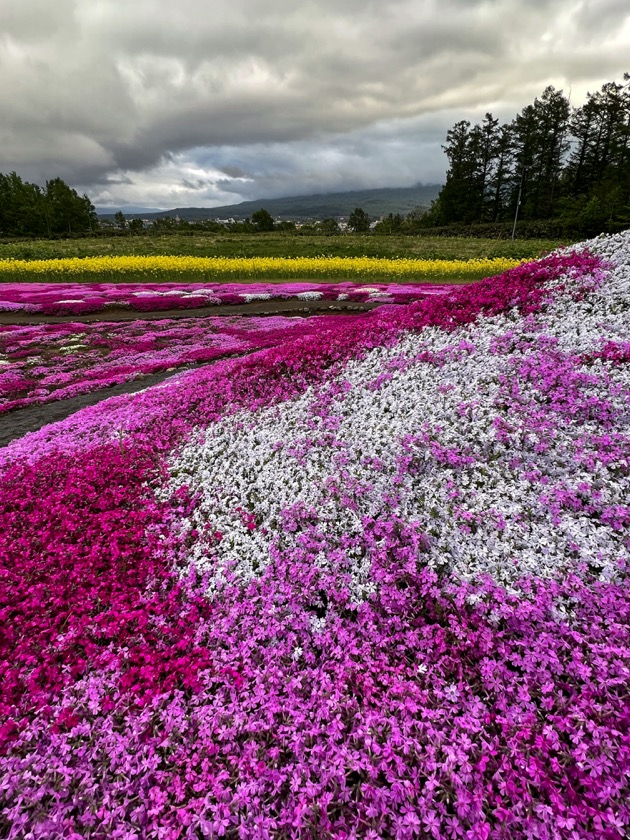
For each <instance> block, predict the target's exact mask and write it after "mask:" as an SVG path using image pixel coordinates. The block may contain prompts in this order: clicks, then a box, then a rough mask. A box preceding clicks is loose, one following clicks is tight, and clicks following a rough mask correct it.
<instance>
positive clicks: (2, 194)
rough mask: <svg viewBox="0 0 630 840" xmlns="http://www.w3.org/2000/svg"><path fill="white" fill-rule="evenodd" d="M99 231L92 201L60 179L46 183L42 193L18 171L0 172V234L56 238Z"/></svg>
mask: <svg viewBox="0 0 630 840" xmlns="http://www.w3.org/2000/svg"><path fill="white" fill-rule="evenodd" d="M97 228H98V221H97V218H96V212H95V210H94V207H93V206H92V203H91V201H90V199H89V198H88V197H87V196H86V195H83V196H80V195H78V193H77V192H76V190H73V189H72V188H71V187H69V186H68V185H67V184H66V183H65V182H64V181H62V180H61V178H53V179H52V180H51V181H47V182H46V188H45V190H42V189H41V187H39V186H37V184H29V183H28V182H27V181H23V180H22V179H21V178H20V176H19V175H17V173H15V172H11V173H9V174H8V175H3V174H2V173H0V235H3V236H54V235H59V234H76V233H84V232H87V231H94V230H96V229H97Z"/></svg>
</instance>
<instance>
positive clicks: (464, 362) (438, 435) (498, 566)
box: [167, 255, 630, 601]
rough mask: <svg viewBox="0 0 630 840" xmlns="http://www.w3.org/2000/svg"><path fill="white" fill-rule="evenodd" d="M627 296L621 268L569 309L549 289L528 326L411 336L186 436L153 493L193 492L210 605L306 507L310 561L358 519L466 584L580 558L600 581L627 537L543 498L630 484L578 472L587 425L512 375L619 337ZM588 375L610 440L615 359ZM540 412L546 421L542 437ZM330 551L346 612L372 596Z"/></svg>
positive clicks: (359, 575) (192, 521)
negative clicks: (394, 531)
mask: <svg viewBox="0 0 630 840" xmlns="http://www.w3.org/2000/svg"><path fill="white" fill-rule="evenodd" d="M629 256H630V255H629ZM627 297H628V272H627V271H626V270H625V269H622V270H618V271H617V272H615V273H614V276H613V277H611V278H610V282H608V281H607V282H606V283H605V284H604V285H603V286H602V287H601V289H596V290H595V291H593V292H590V293H589V295H588V296H586V297H585V298H584V299H583V300H581V301H578V300H575V299H574V298H573V297H572V296H571V295H570V294H569V292H566V293H563V294H560V293H556V296H555V298H553V299H552V300H551V302H550V303H549V305H548V306H547V307H546V309H545V311H544V312H543V313H540V314H538V315H537V316H531V317H529V318H526V319H523V318H521V316H520V315H519V314H518V313H517V312H516V311H512V312H508V313H506V314H504V315H501V316H497V317H493V318H479V319H478V320H477V322H476V323H474V324H472V325H470V326H467V327H465V328H461V329H458V330H456V331H454V332H452V333H446V332H444V331H443V330H441V329H439V328H430V329H425V330H423V331H422V333H421V334H408V335H405V336H403V337H402V338H401V340H400V341H399V343H398V344H397V345H396V346H394V347H389V348H377V349H375V350H372V351H371V352H369V353H367V354H366V356H365V357H364V358H362V359H360V360H352V361H350V362H349V363H348V364H347V365H346V367H345V369H344V371H343V374H342V375H341V376H340V377H339V379H337V380H334V381H331V382H328V383H326V384H325V385H323V386H318V387H317V388H311V389H309V390H307V391H306V392H305V393H304V394H302V395H301V396H300V397H298V398H295V399H293V400H287V401H285V402H283V403H280V404H278V405H275V406H272V407H270V408H265V409H262V410H259V411H256V412H245V411H241V412H238V413H235V414H234V415H231V416H228V417H226V418H224V419H223V420H221V421H220V422H218V423H216V424H213V425H212V426H210V427H209V428H208V429H206V430H203V431H202V430H200V431H199V432H198V433H197V434H196V435H194V436H193V437H192V439H191V440H190V442H189V443H188V445H186V446H185V447H184V448H183V450H182V451H181V452H180V453H179V455H178V456H177V458H175V459H174V460H173V462H172V464H171V475H172V479H171V482H170V486H169V488H168V491H167V492H168V494H170V493H173V492H174V491H176V490H177V489H178V488H179V487H181V486H183V485H187V486H188V487H189V488H190V489H191V491H192V492H194V493H196V494H198V503H197V506H196V508H195V511H194V513H193V514H192V515H191V517H190V518H189V519H182V520H181V521H180V522H179V525H178V528H179V530H180V531H181V532H183V533H185V532H188V531H191V530H192V529H196V530H197V532H198V534H199V535H200V536H198V537H197V539H196V541H195V542H194V543H193V546H192V548H191V549H189V553H188V555H187V563H188V564H189V565H193V566H195V567H196V568H198V569H200V570H203V571H204V572H208V573H209V576H210V585H209V594H210V595H213V594H214V593H215V592H216V591H217V590H218V589H220V588H221V586H222V585H223V584H224V583H225V581H226V580H228V579H231V580H234V579H235V580H237V581H242V582H246V581H248V580H251V579H252V578H254V577H256V576H258V575H259V574H260V573H261V572H262V571H263V570H264V569H265V567H266V566H267V565H268V563H269V562H270V551H271V550H272V548H273V547H275V549H276V550H280V551H281V552H282V553H283V555H284V556H286V557H290V556H291V554H292V553H293V552H294V551H298V550H303V542H301V537H302V529H301V527H300V524H299V521H298V522H297V524H296V521H295V520H294V517H295V516H296V515H297V516H298V519H299V516H300V515H302V514H301V513H300V512H303V514H304V516H306V517H307V518H310V520H312V521H313V522H315V523H316V525H315V527H316V528H317V533H318V535H319V537H321V545H320V548H319V549H318V550H316V549H315V548H313V549H312V551H313V562H314V563H316V564H317V565H319V566H321V567H323V568H325V567H326V566H327V565H328V564H330V563H331V562H332V561H331V560H330V557H331V555H332V553H333V552H334V551H337V552H339V550H340V547H341V546H342V544H344V540H346V543H345V544H346V545H347V544H348V542H347V540H348V538H356V540H357V541H360V540H361V537H362V535H363V533H364V528H365V521H366V520H367V519H376V520H383V521H387V520H389V519H391V518H392V517H395V518H397V519H398V520H402V521H403V522H407V523H418V525H419V526H420V527H421V529H422V530H423V531H424V533H425V534H426V535H427V536H428V539H429V552H428V553H427V554H425V555H423V557H422V562H425V563H428V564H429V565H431V566H433V567H435V568H436V569H444V570H445V571H448V572H453V573H455V574H456V575H458V576H459V577H461V578H462V579H473V578H476V577H478V576H479V575H482V574H488V575H491V576H492V577H493V578H494V579H495V580H496V581H497V582H499V583H501V584H503V585H505V586H507V587H508V588H509V587H510V586H511V585H512V584H513V583H514V582H515V581H516V580H518V579H519V578H521V577H523V576H525V575H535V576H542V577H550V576H564V575H565V574H567V573H568V572H569V571H576V570H577V569H578V568H579V566H580V564H584V566H585V567H587V568H590V569H591V571H593V572H595V573H596V574H597V575H599V577H600V578H601V579H611V578H614V576H615V574H616V569H617V568H618V563H619V561H620V560H622V559H628V550H627V546H626V543H625V540H626V539H627V535H626V534H625V533H624V531H623V530H621V529H619V528H617V529H615V527H613V526H612V525H611V524H609V523H608V522H607V521H605V519H604V518H602V517H599V516H594V515H592V513H590V512H589V511H588V510H587V509H586V508H583V509H582V508H580V506H579V505H576V506H575V509H573V508H572V507H571V506H570V505H559V506H557V508H554V499H555V498H556V496H557V497H558V498H560V497H561V495H562V493H565V492H566V493H571V492H573V490H574V488H579V487H582V488H585V487H586V488H590V490H589V492H591V491H592V492H593V493H595V494H596V495H597V497H598V500H599V501H598V504H599V505H600V507H601V506H607V507H610V508H611V509H612V508H614V507H615V506H623V505H625V504H627V499H628V498H630V478H628V476H627V474H626V475H625V476H624V474H623V471H621V473H620V471H619V470H618V469H617V465H615V464H614V463H603V462H602V461H598V462H597V463H596V465H595V467H594V468H587V467H586V466H581V465H580V461H579V459H578V458H577V457H575V456H576V452H577V448H578V445H579V446H581V447H582V449H584V447H586V449H588V446H587V444H585V443H584V441H587V440H588V439H589V435H590V436H597V434H599V433H600V432H601V425H598V423H597V422H596V420H595V419H593V420H591V419H589V418H588V417H580V418H574V417H572V416H571V413H570V412H567V413H565V414H562V415H560V414H559V415H555V414H553V413H551V410H550V409H549V408H548V407H547V404H546V397H545V394H544V393H543V391H541V385H540V383H539V382H538V380H537V378H536V377H535V376H534V377H533V378H532V377H530V378H527V377H523V376H522V375H521V374H520V373H519V371H520V367H521V365H522V364H523V363H528V362H529V361H530V360H531V358H532V354H534V353H536V352H539V351H540V352H542V353H544V352H547V350H548V348H549V346H551V347H552V349H553V352H554V353H556V354H559V355H558V359H559V360H560V362H561V361H562V358H564V357H565V356H566V354H576V353H581V352H585V349H587V348H588V349H592V350H596V349H597V348H599V347H600V346H601V345H602V342H604V341H605V340H607V339H608V337H609V333H608V330H609V329H610V330H611V331H612V333H614V336H615V337H616V338H618V339H619V340H626V341H627V340H629V339H630V319H628V318H626V319H624V318H623V317H617V315H618V314H619V313H621V312H623V311H624V310H623V306H624V305H625V303H627ZM624 302H625V303H624ZM497 347H499V348H500V349H499V350H497ZM427 354H428V355H427ZM427 358H429V359H430V358H433V359H434V360H435V359H437V360H438V361H437V362H433V363H432V362H431V361H430V360H429V361H427ZM554 358H555V357H554ZM576 369H577V370H578V371H580V372H581V368H580V366H579V365H578V366H577V368H576V367H575V365H573V368H572V370H574V371H575V370H576ZM584 373H585V375H586V374H588V377H589V378H586V379H585V380H584V382H585V384H584V385H583V389H584V394H585V397H588V399H590V400H592V401H593V404H594V405H595V404H599V402H602V401H605V402H606V404H607V406H608V407H609V409H610V412H611V416H614V417H616V418H617V419H618V424H620V425H619V430H620V431H623V429H624V428H627V426H628V424H629V423H630V374H629V372H628V370H627V366H617V367H615V366H614V365H611V364H610V363H601V364H599V365H593V366H591V367H589V368H586V367H585V368H584ZM514 383H518V389H519V390H518V394H517V395H516V396H514V395H512V396H510V394H511V391H510V388H511V386H512V384H514ZM581 387H582V386H581ZM580 394H581V391H580ZM539 416H540V417H542V418H543V420H545V422H547V426H544V425H543V426H542V427H540V429H539V427H538V426H536V423H534V420H536V418H538V417H539ZM532 418H533V419H532ZM536 422H538V421H537V420H536ZM502 424H503V426H505V427H507V428H508V429H509V435H511V437H510V438H509V440H507V441H506V440H505V439H504V438H503V437H502V436H501V428H502ZM549 424H551V425H549ZM575 492H577V491H575ZM580 492H582V491H580ZM295 511H297V512H298V513H297V514H295ZM217 534H218V535H219V536H218V537H217ZM204 535H207V536H204ZM344 551H345V552H346V554H345V556H346V560H347V563H348V567H349V571H350V576H351V588H352V594H353V597H354V598H355V599H356V600H357V601H360V600H361V599H363V598H366V597H368V596H369V594H370V593H371V592H373V591H374V584H373V582H372V581H371V579H370V570H371V559H370V556H369V553H365V552H361V551H359V550H356V551H355V550H354V549H344ZM337 556H339V554H338V553H337Z"/></svg>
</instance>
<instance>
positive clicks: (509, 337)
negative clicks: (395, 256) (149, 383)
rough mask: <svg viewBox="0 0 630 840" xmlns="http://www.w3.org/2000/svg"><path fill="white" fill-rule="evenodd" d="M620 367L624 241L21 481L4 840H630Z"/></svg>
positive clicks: (128, 421)
mask: <svg viewBox="0 0 630 840" xmlns="http://www.w3.org/2000/svg"><path fill="white" fill-rule="evenodd" d="M302 276H303V275H302ZM273 320H274V319H269V321H270V322H271V321H273ZM310 320H314V319H308V320H307V321H306V322H303V323H306V324H308V323H309V321H310ZM154 323H155V322H154ZM64 326H68V325H64ZM72 326H73V327H74V326H75V325H72ZM169 329H170V328H169ZM252 329H254V328H252ZM274 329H275V327H274ZM71 334H72V333H71ZM95 334H98V330H96V329H95ZM201 338H202V337H201V336H200V339H201ZM55 340H56V339H55ZM59 340H61V339H59ZM151 340H153V337H151ZM208 340H210V339H209V337H208V336H205V337H203V342H205V341H208ZM258 347H260V349H257V348H258ZM151 352H153V351H152V350H151V349H149V351H148V356H149V357H150V355H151ZM628 361H630V235H629V234H622V235H619V236H615V237H610V238H602V239H598V240H595V241H593V242H591V243H587V244H585V245H584V246H579V247H575V248H574V249H572V250H570V251H565V252H560V253H556V254H552V255H550V256H549V257H546V258H544V259H542V260H539V261H537V262H533V263H526V264H522V265H518V266H516V267H513V268H511V269H510V270H508V271H505V272H504V273H503V274H501V275H499V276H497V277H493V278H490V279H487V280H483V281H481V282H480V283H478V284H475V285H474V286H469V287H462V288H456V289H453V290H452V291H449V292H447V293H444V294H439V295H438V294H436V295H433V296H426V297H424V298H423V299H420V300H417V301H416V302H413V303H410V304H408V305H407V306H404V307H383V308H380V309H376V310H374V311H372V312H370V313H369V314H365V315H358V316H344V317H339V318H332V317H331V318H328V319H326V320H321V321H319V326H318V327H316V328H315V327H313V329H312V330H310V331H306V330H305V331H303V332H300V333H299V334H296V332H295V331H292V330H291V329H290V328H287V329H286V331H284V332H283V334H282V335H281V336H279V339H278V341H277V342H275V346H265V345H264V344H256V342H254V351H253V352H249V353H248V354H247V355H246V356H244V357H242V358H232V359H223V360H220V361H217V362H215V363H213V364H209V365H206V366H205V367H202V368H199V369H197V370H190V371H186V372H184V373H181V374H179V375H178V376H177V377H175V378H173V379H170V380H167V381H165V382H163V383H162V384H161V385H159V386H156V387H154V388H150V389H147V390H145V391H143V392H140V393H137V394H133V395H126V396H122V397H116V398H112V399H110V400H106V401H104V402H101V403H99V404H98V405H96V406H92V407H90V408H86V409H84V410H82V411H80V412H78V413H77V414H75V415H72V416H71V417H69V418H67V419H66V420H64V421H62V422H60V423H58V424H55V425H52V426H48V427H44V428H43V429H41V430H40V431H39V432H35V433H33V434H30V435H28V436H27V437H25V438H22V439H20V440H17V441H15V442H14V443H12V444H10V445H9V446H7V447H5V448H4V449H0V510H1V514H0V515H1V518H2V527H1V528H0V570H1V571H0V573H1V574H2V581H3V586H2V587H1V588H0V626H1V627H2V628H3V633H2V634H0V685H2V689H1V691H2V694H1V697H0V835H1V836H3V837H5V836H6V837H7V838H11V840H13V838H31V837H32V838H50V839H51V840H52V838H59V837H64V838H65V837H69V838H80V837H91V838H98V840H101V838H103V840H104V838H121V839H122V838H124V840H132V838H136V840H140V838H167V839H168V840H175V838H215V837H233V838H256V839H257V840H265V839H266V838H269V840H271V838H304V840H306V838H344V840H350V839H351V838H369V839H370V840H378V839H379V838H392V840H393V838H395V840H406V838H438V839H439V838H457V840H459V838H465V840H500V839H502V838H539V839H540V840H581V839H582V838H584V840H586V838H599V840H614V839H615V838H623V837H626V836H627V835H628V828H629V826H630V807H629V804H628V803H629V802H630V785H629V781H630V779H629V771H630V732H629V727H628V724H629V723H630V693H629V676H630V633H629V626H628V619H629V617H630V596H629V593H628V580H627V575H628V563H629V561H630V505H629V499H630V373H629V369H628ZM138 364H139V362H138ZM42 500H45V501H42Z"/></svg>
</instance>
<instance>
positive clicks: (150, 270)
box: [0, 256, 519, 282]
mask: <svg viewBox="0 0 630 840" xmlns="http://www.w3.org/2000/svg"><path fill="white" fill-rule="evenodd" d="M518 264H519V260H508V259H505V258H502V257H497V258H495V259H473V260H415V259H409V258H404V257H401V258H399V259H386V258H380V257H325V256H322V257H290V258H289V257H286V258H285V257H192V256H168V257H167V256H144V257H143V256H123V257H107V256H105V257H83V258H79V257H64V258H62V259H57V260H0V278H4V279H6V280H7V281H9V280H10V281H14V282H15V281H18V282H19V281H24V280H29V281H31V280H33V279H36V278H38V277H42V278H43V277H45V278H46V280H47V281H53V282H54V281H61V282H68V279H69V278H73V279H76V280H79V279H85V280H87V281H89V280H90V279H92V280H94V279H95V278H97V277H98V278H103V279H111V280H114V281H115V280H121V279H123V280H126V281H128V280H136V281H146V282H151V281H154V282H155V281H156V280H160V279H164V280H167V279H172V280H177V279H179V278H181V279H184V278H188V279H192V280H198V279H203V280H215V279H216V280H229V279H235V280H239V279H245V278H251V279H253V280H259V279H264V278H270V279H280V280H281V279H284V278H298V279H299V278H306V277H308V278H313V279H323V278H331V279H334V278H339V279H341V280H345V279H348V278H355V277H356V278H359V277H360V278H365V279H368V280H369V279H371V278H387V279H388V280H389V281H390V282H391V281H392V280H394V281H398V280H411V281H414V280H415V281H416V282H418V281H422V280H430V279H431V278H432V277H449V278H453V279H457V278H465V279H472V278H481V277H488V276H489V275H491V274H495V273H497V272H499V271H505V270H506V269H508V268H511V267H513V266H515V265H518Z"/></svg>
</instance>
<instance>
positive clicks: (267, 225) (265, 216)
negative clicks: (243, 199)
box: [252, 207, 274, 232]
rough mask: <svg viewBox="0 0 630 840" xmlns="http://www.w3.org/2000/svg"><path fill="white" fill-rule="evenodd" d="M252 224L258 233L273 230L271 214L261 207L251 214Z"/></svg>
mask: <svg viewBox="0 0 630 840" xmlns="http://www.w3.org/2000/svg"><path fill="white" fill-rule="evenodd" d="M252 224H253V226H254V228H255V229H256V230H257V231H259V232H269V231H271V230H273V228H274V223H273V218H272V216H271V213H270V212H269V211H268V210H265V208H264V207H261V208H260V210H256V212H255V213H252Z"/></svg>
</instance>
